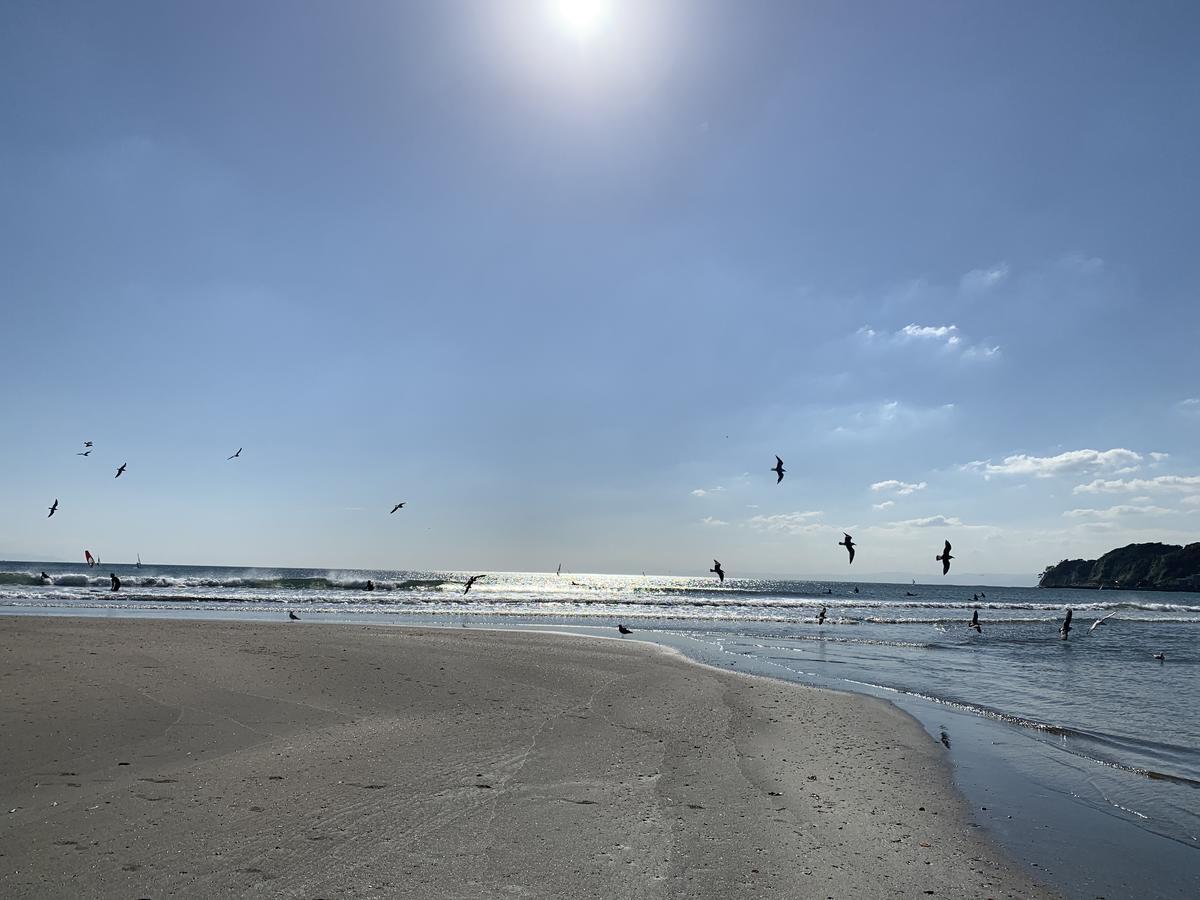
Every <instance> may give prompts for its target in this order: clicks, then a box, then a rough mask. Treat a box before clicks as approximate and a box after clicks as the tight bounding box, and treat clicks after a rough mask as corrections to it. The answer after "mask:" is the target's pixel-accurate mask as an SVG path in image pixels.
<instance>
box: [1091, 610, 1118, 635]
mask: <svg viewBox="0 0 1200 900" xmlns="http://www.w3.org/2000/svg"><path fill="white" fill-rule="evenodd" d="M1115 615H1116V613H1115V612H1110V613H1109V614H1108V615H1107V616H1105V617H1104V618H1103V619H1097V620H1096V621H1095V622H1093V623H1092V627H1091V628H1089V629H1088V634H1091V633H1092V632H1093V631H1095V630H1096V627H1097V626H1099V625H1103V624H1104V622H1105V621H1106V620H1107V619H1111V618H1112V617H1113V616H1115Z"/></svg>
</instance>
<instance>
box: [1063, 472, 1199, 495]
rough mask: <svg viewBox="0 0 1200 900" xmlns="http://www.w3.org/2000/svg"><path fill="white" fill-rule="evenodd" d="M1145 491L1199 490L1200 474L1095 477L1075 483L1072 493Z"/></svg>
mask: <svg viewBox="0 0 1200 900" xmlns="http://www.w3.org/2000/svg"><path fill="white" fill-rule="evenodd" d="M1146 491H1179V492H1180V493H1184V494H1188V493H1192V492H1197V491H1200V475H1159V476H1157V477H1156V478H1113V479H1110V480H1108V481H1105V480H1104V479H1102V478H1097V479H1096V480H1095V481H1089V482H1088V483H1087V484H1077V485H1075V487H1074V489H1073V490H1072V491H1071V493H1073V494H1121V493H1129V494H1134V493H1144V492H1146Z"/></svg>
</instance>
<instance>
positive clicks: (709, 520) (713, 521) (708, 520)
mask: <svg viewBox="0 0 1200 900" xmlns="http://www.w3.org/2000/svg"><path fill="white" fill-rule="evenodd" d="M700 524H701V525H708V526H710V527H712V528H719V527H720V526H722V525H728V524H729V523H728V522H726V521H724V520H722V519H717V518H714V517H713V516H705V517H704V518H703V519H701V520H700Z"/></svg>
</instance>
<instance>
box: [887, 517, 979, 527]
mask: <svg viewBox="0 0 1200 900" xmlns="http://www.w3.org/2000/svg"><path fill="white" fill-rule="evenodd" d="M888 527H889V528H962V527H963V522H962V519H960V518H958V517H957V516H926V517H925V518H923V519H904V520H902V521H900V522H889V523H888Z"/></svg>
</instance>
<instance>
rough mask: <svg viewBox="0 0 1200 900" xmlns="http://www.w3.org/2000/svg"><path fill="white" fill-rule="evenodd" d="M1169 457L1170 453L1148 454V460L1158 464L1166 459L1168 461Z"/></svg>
mask: <svg viewBox="0 0 1200 900" xmlns="http://www.w3.org/2000/svg"><path fill="white" fill-rule="evenodd" d="M1170 457H1171V454H1170V453H1159V452H1157V451H1153V450H1152V451H1151V452H1150V459H1151V461H1152V462H1156V463H1160V462H1162V461H1164V460H1166V459H1170Z"/></svg>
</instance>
